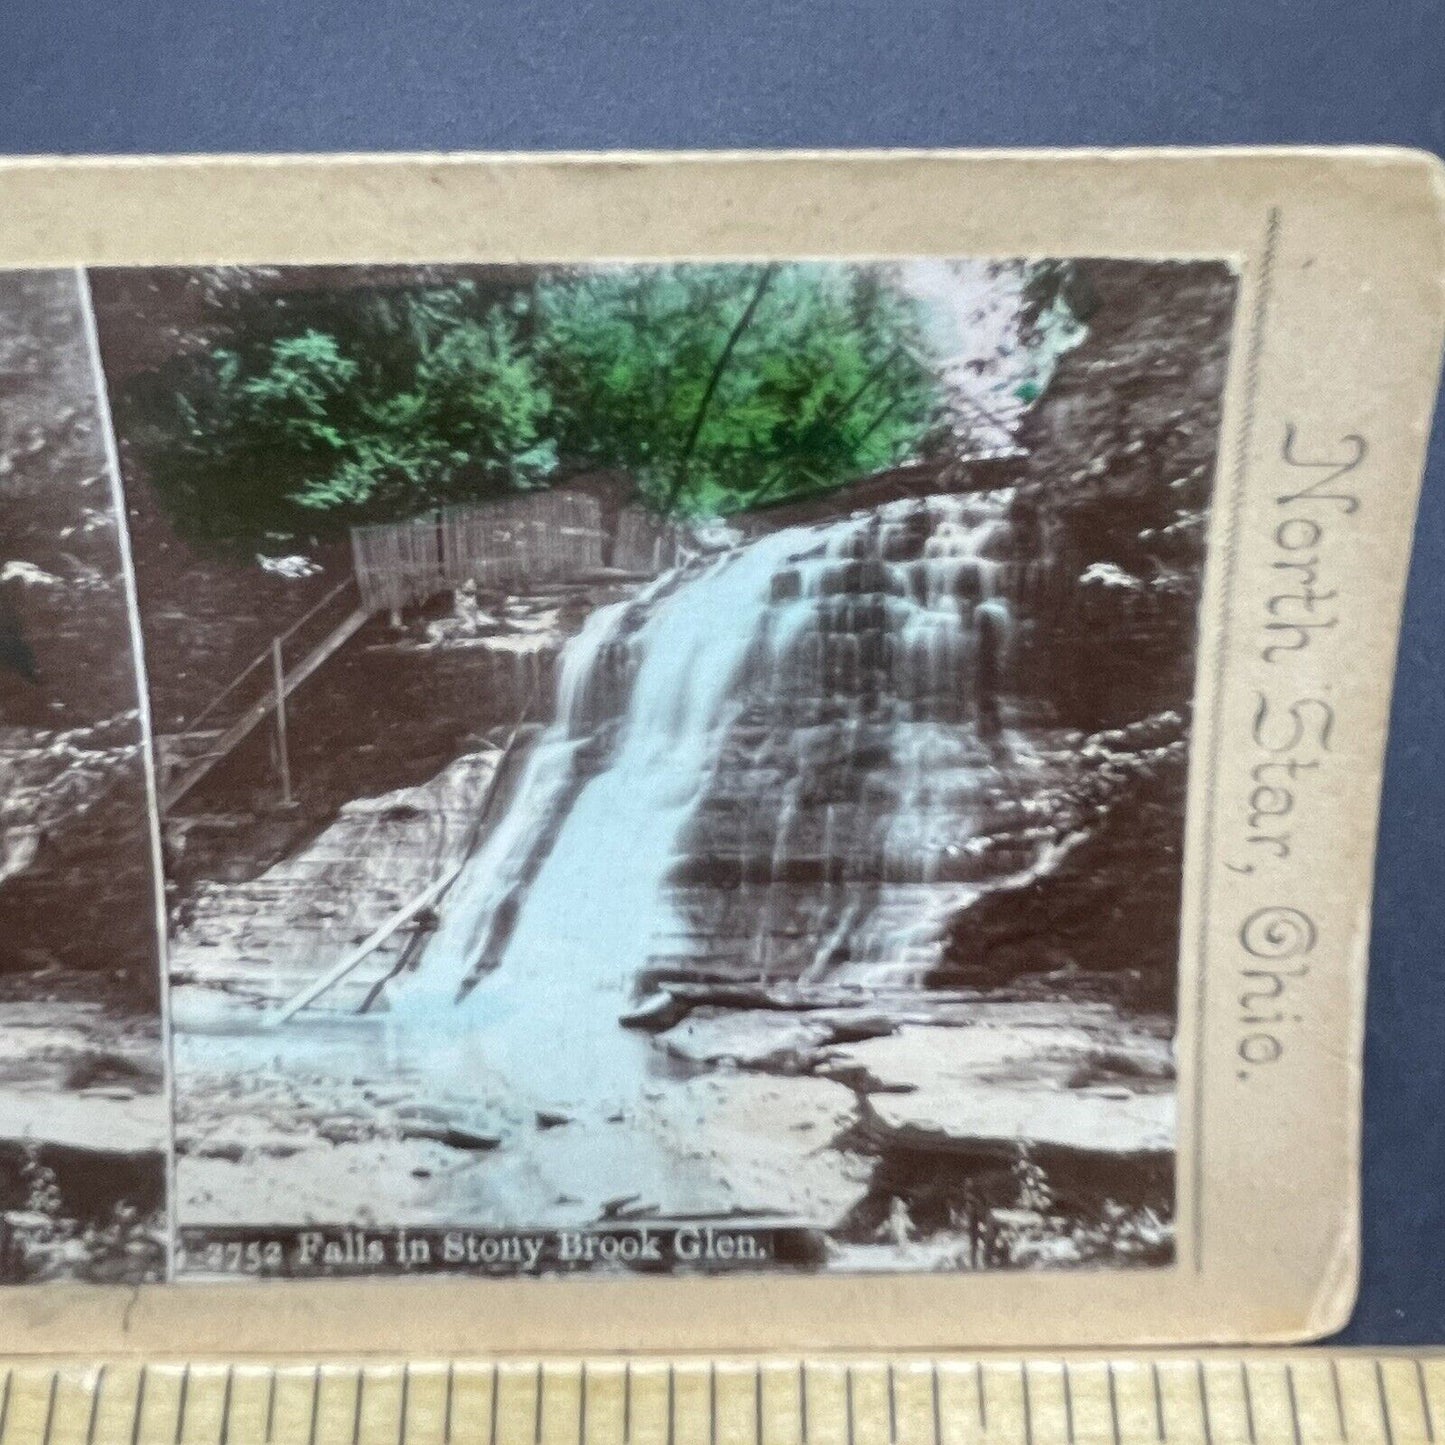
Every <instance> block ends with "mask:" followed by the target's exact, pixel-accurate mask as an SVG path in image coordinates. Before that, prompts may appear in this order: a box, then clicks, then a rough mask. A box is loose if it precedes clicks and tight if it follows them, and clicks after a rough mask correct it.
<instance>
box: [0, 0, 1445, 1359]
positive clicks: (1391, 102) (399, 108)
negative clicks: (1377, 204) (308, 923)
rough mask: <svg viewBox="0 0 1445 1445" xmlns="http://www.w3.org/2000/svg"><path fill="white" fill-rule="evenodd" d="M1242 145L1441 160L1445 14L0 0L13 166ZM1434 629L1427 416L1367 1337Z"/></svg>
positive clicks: (1278, 4)
mask: <svg viewBox="0 0 1445 1445" xmlns="http://www.w3.org/2000/svg"><path fill="white" fill-rule="evenodd" d="M1249 142H1260V143H1266V142H1388V143H1392V144H1398V145H1409V146H1421V147H1424V148H1426V149H1429V150H1434V151H1437V152H1439V151H1442V150H1445V5H1442V4H1440V3H1439V0H1373V3H1371V0H1345V3H1339V0H1208V3H1204V0H1196V3H1185V4H1180V3H1178V0H1013V3H1011V4H1007V5H1003V4H987V3H981V0H952V3H939V0H933V3H928V0H868V3H862V0H842V3H826V0H697V3H693V4H689V3H687V0H666V3H663V0H612V3H603V0H533V3H518V0H511V3H508V4H503V3H498V0H465V3H464V0H407V3H404V0H352V3H350V4H336V3H332V4H329V5H328V4H326V3H325V0H312V3H307V0H259V3H245V0H199V3H197V0H185V3H179V0H111V3H109V4H103V3H99V0H96V3H81V0H0V152H20V153H43V152H161V151H168V152H177V151H248V150H254V151H300V150H372V149H375V150H387V149H494V150H501V149H550V148H568V149H574V148H588V149H591V148H601V147H619V146H620V147H673V146H683V147H731V146H768V147H777V146H893V145H902V146H926V145H937V146H957V145H970V146H1010V145H1140V144H1171V145H1180V144H1184V145H1195V144H1223V143H1249ZM1442 624H1445V424H1442V423H1441V420H1440V419H1439V418H1438V417H1437V424H1436V428H1435V436H1434V447H1433V450H1432V461H1431V467H1430V473H1429V476H1428V477H1427V480H1426V485H1425V492H1424V498H1423V501H1422V505H1421V512H1420V524H1419V534H1418V539H1417V543H1416V549H1415V561H1414V567H1413V571H1412V575H1411V582H1410V594H1409V603H1408V607H1407V613H1406V621H1405V631H1404V636H1403V639H1402V649H1401V670H1400V678H1399V686H1398V689H1397V693H1396V698H1395V712H1394V726H1393V731H1392V734H1391V742H1390V759H1389V769H1388V774H1387V778H1386V785H1385V813H1384V822H1383V832H1382V836H1381V840H1380V853H1379V876H1378V891H1377V904H1376V912H1375V934H1374V948H1373V956H1374V966H1373V972H1372V974H1371V978H1370V1035H1369V1053H1368V1061H1367V1068H1366V1090H1365V1109H1366V1131H1365V1134H1366V1139H1365V1191H1364V1192H1365V1259H1366V1263H1365V1272H1364V1281H1363V1289H1362V1293H1361V1297H1360V1304H1359V1307H1358V1310H1357V1311H1356V1315H1355V1319H1354V1321H1353V1323H1352V1325H1351V1327H1350V1329H1349V1331H1348V1332H1347V1335H1346V1338H1348V1339H1351V1340H1355V1341H1360V1342H1365V1341H1374V1342H1394V1341H1401V1342H1404V1341H1414V1342H1420V1341H1431V1340H1434V1341H1442V1342H1445V1248H1442V1246H1445V1202H1442V1197H1441V1196H1442V1185H1445V1119H1442V1106H1445V960H1442V955H1441V950H1440V946H1439V945H1440V941H1441V939H1442V938H1445V866H1442V861H1445V860H1442V851H1445V849H1442V842H1441V820H1442V819H1445V759H1442V757H1441V753H1442V751H1445V748H1442V745H1445V643H1442V640H1441V637H1442ZM1260 1167H1261V1168H1262V1169H1269V1168H1272V1167H1275V1166H1274V1164H1273V1161H1271V1160H1268V1159H1261V1160H1260Z"/></svg>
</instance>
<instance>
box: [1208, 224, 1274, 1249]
mask: <svg viewBox="0 0 1445 1445" xmlns="http://www.w3.org/2000/svg"><path fill="white" fill-rule="evenodd" d="M1279 232H1280V208H1279V207H1278V206H1271V207H1270V208H1269V210H1268V211H1267V212H1266V213H1265V226H1264V241H1263V245H1262V247H1261V250H1260V253H1259V271H1258V274H1257V276H1256V279H1255V283H1254V306H1253V308H1252V309H1251V311H1250V318H1249V342H1248V350H1247V351H1246V353H1245V364H1244V401H1243V415H1242V417H1241V420H1240V426H1239V434H1238V436H1237V437H1236V439H1235V446H1234V457H1233V460H1232V463H1231V466H1230V473H1231V476H1230V484H1229V500H1228V510H1227V512H1226V514H1225V524H1224V536H1223V540H1222V543H1221V546H1220V552H1221V559H1222V560H1221V565H1222V567H1223V570H1224V578H1223V582H1222V584H1221V587H1222V601H1221V605H1220V612H1219V631H1218V634H1217V640H1216V643H1215V648H1214V668H1213V677H1212V679H1211V689H1212V699H1211V700H1212V712H1213V716H1212V717H1211V719H1210V735H1209V757H1208V767H1207V768H1206V770H1205V776H1204V836H1203V839H1202V840H1201V846H1202V848H1203V859H1204V861H1203V872H1202V875H1201V880H1200V889H1199V923H1198V929H1199V935H1198V938H1199V941H1198V947H1197V949H1196V953H1195V958H1196V967H1197V968H1198V986H1197V989H1196V996H1195V1005H1194V1040H1195V1043H1194V1048H1195V1061H1194V1135H1193V1145H1194V1147H1193V1150H1192V1164H1191V1170H1192V1173H1191V1203H1190V1233H1191V1234H1192V1236H1193V1259H1194V1272H1195V1273H1196V1274H1198V1273H1200V1272H1201V1271H1202V1270H1203V1268H1204V1228H1203V1220H1204V1210H1203V1205H1204V1093H1205V1090H1204V1058H1205V1055H1204V1025H1205V1019H1206V1016H1207V1013H1206V1008H1205V999H1206V992H1207V986H1208V976H1209V970H1208V968H1207V967H1206V966H1205V964H1206V960H1207V957H1208V952H1209V919H1210V913H1209V901H1210V894H1211V891H1212V889H1213V882H1214V823H1215V808H1216V798H1217V791H1218V779H1219V756H1220V751H1221V748H1222V729H1221V727H1220V717H1221V714H1222V713H1223V710H1224V683H1225V675H1226V672H1227V669H1228V664H1229V655H1230V649H1229V629H1230V621H1231V616H1230V607H1231V602H1232V600H1233V591H1234V575H1235V570H1236V566H1237V563H1238V561H1239V531H1240V517H1241V514H1242V512H1243V509H1244V490H1245V482H1246V479H1247V476H1248V471H1249V454H1250V450H1251V448H1252V447H1253V445H1254V430H1255V414H1256V408H1257V405H1258V401H1259V376H1260V363H1261V359H1262V357H1263V354H1264V324H1265V320H1266V317H1267V315H1268V312H1269V302H1270V296H1271V292H1272V286H1273V280H1274V265H1275V258H1276V255H1277V254H1278V250H1279Z"/></svg>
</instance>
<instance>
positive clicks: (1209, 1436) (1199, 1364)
mask: <svg viewBox="0 0 1445 1445" xmlns="http://www.w3.org/2000/svg"><path fill="white" fill-rule="evenodd" d="M1194 1378H1195V1379H1196V1380H1197V1381H1198V1384H1199V1413H1200V1420H1201V1422H1202V1423H1203V1425H1204V1440H1205V1445H1214V1425H1213V1422H1212V1421H1211V1420H1210V1418H1209V1381H1208V1380H1206V1379H1205V1378H1204V1361H1203V1360H1195V1362H1194Z"/></svg>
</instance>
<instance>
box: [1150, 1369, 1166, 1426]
mask: <svg viewBox="0 0 1445 1445" xmlns="http://www.w3.org/2000/svg"><path fill="white" fill-rule="evenodd" d="M1149 1373H1150V1375H1151V1376H1152V1377H1153V1380H1154V1433H1155V1434H1156V1435H1157V1436H1158V1437H1159V1439H1160V1440H1167V1439H1168V1438H1169V1430H1168V1427H1167V1426H1166V1425H1165V1423H1164V1387H1163V1385H1162V1384H1161V1382H1160V1379H1159V1363H1158V1361H1157V1360H1150V1362H1149Z"/></svg>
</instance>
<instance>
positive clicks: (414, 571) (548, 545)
mask: <svg viewBox="0 0 1445 1445" xmlns="http://www.w3.org/2000/svg"><path fill="white" fill-rule="evenodd" d="M351 547H352V557H353V561H354V564H355V568H356V582H357V587H358V588H359V590H360V593H361V602H362V606H363V607H365V608H367V609H368V610H369V611H372V612H381V611H394V610H397V609H400V608H402V607H405V606H408V605H409V604H411V603H415V602H421V601H424V600H425V599H426V598H428V597H433V596H435V595H436V594H438V593H440V592H450V591H453V590H455V589H456V588H458V587H460V586H462V585H463V584H464V583H466V582H475V583H476V584H477V585H478V586H480V587H496V588H505V587H514V586H518V585H520V584H525V583H531V582H557V581H563V580H566V579H568V578H572V577H577V576H579V575H581V574H585V573H587V572H595V571H597V570H599V569H601V568H603V567H613V568H617V569H619V570H621V571H626V572H637V573H642V574H648V575H650V574H653V573H656V572H660V571H662V570H663V569H664V568H666V567H670V566H673V565H675V564H676V561H677V558H678V548H679V542H678V533H677V529H676V528H675V527H673V526H671V525H670V524H668V523H665V522H660V521H658V520H657V519H656V518H654V517H651V516H649V515H648V514H647V513H645V512H643V511H642V510H641V509H639V508H632V507H629V508H624V509H623V510H622V511H621V513H619V514H618V515H617V518H616V523H615V529H609V528H608V527H607V526H606V525H605V524H604V518H603V512H602V508H601V506H600V505H599V503H598V501H597V499H596V498H595V497H592V496H588V495H587V494H585V493H581V492H571V491H565V490H559V491H553V492H533V493H529V494H527V495H525V496H520V497H515V498H509V499H507V500H505V501H499V502H493V503H491V504H490V505H487V506H482V507H446V508H443V509H441V510H439V511H436V512H431V513H428V514H427V515H426V516H424V517H416V518H413V519H412V520H410V521H406V522H383V523H379V524H377V525H375V526H370V527H354V528H353V529H352V532H351Z"/></svg>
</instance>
